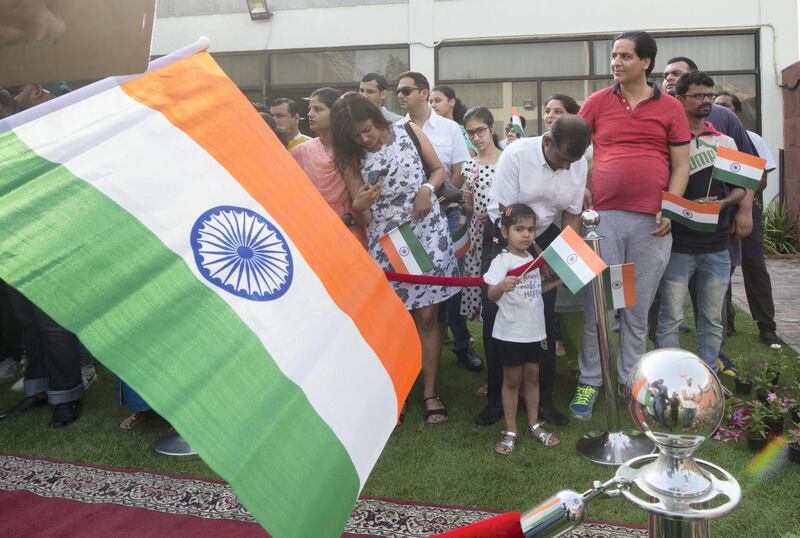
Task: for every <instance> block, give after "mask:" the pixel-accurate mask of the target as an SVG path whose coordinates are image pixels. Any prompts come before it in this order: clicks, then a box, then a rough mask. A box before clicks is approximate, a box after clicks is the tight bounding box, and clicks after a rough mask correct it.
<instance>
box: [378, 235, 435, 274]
mask: <svg viewBox="0 0 800 538" xmlns="http://www.w3.org/2000/svg"><path fill="white" fill-rule="evenodd" d="M379 241H380V243H381V246H382V247H383V250H384V252H386V256H388V257H389V263H391V264H392V267H393V268H394V270H395V271H396V272H398V273H405V274H408V275H422V274H425V273H428V272H430V271H432V270H433V261H432V260H431V257H430V255H429V254H428V253H427V252H426V251H425V249H424V248H423V247H422V243H420V242H419V239H417V236H416V235H414V231H413V230H412V229H411V225H410V224H409V223H408V222H404V223H403V224H401V225H400V226H398V227H397V228H395V229H394V230H392V231H391V232H389V233H387V234H386V235H384V236H382V237H381V238H380V239H379Z"/></svg>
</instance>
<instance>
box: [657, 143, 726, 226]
mask: <svg viewBox="0 0 800 538" xmlns="http://www.w3.org/2000/svg"><path fill="white" fill-rule="evenodd" d="M720 149H722V148H720ZM719 210H720V206H719V205H718V204H701V203H698V202H692V201H691V200H687V199H686V198H681V197H680V196H678V195H676V194H672V193H670V192H666V191H664V192H662V193H661V213H662V215H663V216H665V217H669V218H670V219H672V221H673V222H679V223H680V224H683V225H684V226H686V227H687V228H690V229H692V230H695V231H698V232H713V231H715V230H716V229H717V222H718V221H719Z"/></svg>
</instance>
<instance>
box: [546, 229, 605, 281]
mask: <svg viewBox="0 0 800 538" xmlns="http://www.w3.org/2000/svg"><path fill="white" fill-rule="evenodd" d="M542 257H543V258H544V259H545V261H546V262H547V263H548V265H550V268H551V269H553V271H555V272H556V273H557V274H558V276H559V278H560V279H561V281H562V282H564V285H565V286H567V288H569V291H571V292H572V293H578V291H579V290H580V289H581V288H582V287H584V286H585V285H586V284H588V283H589V282H591V280H592V279H593V278H594V277H596V276H597V275H599V274H600V273H602V272H603V270H604V269H605V268H606V267H608V266H607V265H606V263H605V262H604V261H603V260H602V259H600V256H598V255H597V254H595V252H594V251H593V250H592V249H591V248H589V245H587V244H586V241H584V240H583V239H581V238H580V236H579V235H578V234H577V233H575V230H573V229H572V228H571V227H569V226H567V227H566V228H564V231H562V232H561V235H559V236H558V237H557V238H556V239H555V240H554V241H553V242H552V243H550V246H549V247H547V248H546V249H545V250H544V252H543V253H542Z"/></svg>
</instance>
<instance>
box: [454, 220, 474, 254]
mask: <svg viewBox="0 0 800 538" xmlns="http://www.w3.org/2000/svg"><path fill="white" fill-rule="evenodd" d="M469 223H470V221H469V220H467V217H466V216H465V215H461V216H460V217H459V220H458V229H457V230H456V231H455V232H453V250H455V252H456V258H463V257H464V256H465V255H466V254H467V252H469V249H470V247H471V246H472V239H471V238H470V236H469Z"/></svg>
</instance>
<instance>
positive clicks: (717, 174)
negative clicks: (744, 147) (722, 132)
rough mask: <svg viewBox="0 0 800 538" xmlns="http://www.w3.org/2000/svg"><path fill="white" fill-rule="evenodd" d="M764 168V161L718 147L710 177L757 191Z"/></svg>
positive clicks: (765, 163) (765, 162)
mask: <svg viewBox="0 0 800 538" xmlns="http://www.w3.org/2000/svg"><path fill="white" fill-rule="evenodd" d="M766 167H767V161H766V159H762V158H761V157H756V156H754V155H750V154H747V153H743V152H741V151H736V150H735V149H730V148H725V147H722V146H720V147H718V148H717V158H716V159H715V160H714V170H713V171H712V172H711V176H712V177H713V178H714V179H718V180H720V181H724V182H725V183H730V184H732V185H736V186H737V187H742V188H745V189H752V190H757V189H758V187H759V186H760V185H761V176H762V175H763V174H764V169H765V168H766Z"/></svg>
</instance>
